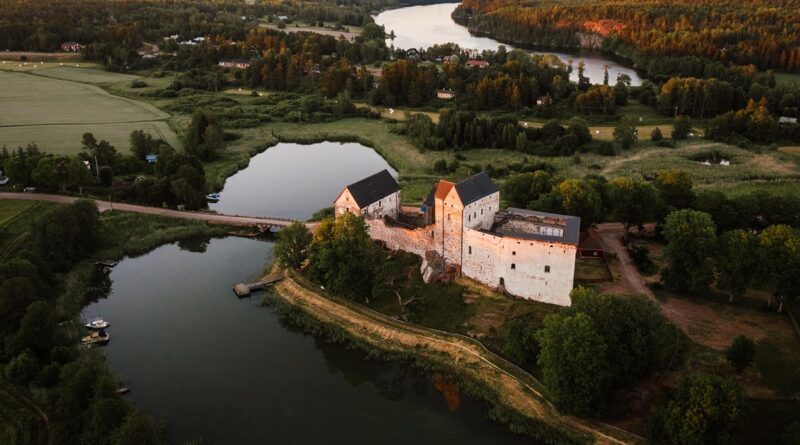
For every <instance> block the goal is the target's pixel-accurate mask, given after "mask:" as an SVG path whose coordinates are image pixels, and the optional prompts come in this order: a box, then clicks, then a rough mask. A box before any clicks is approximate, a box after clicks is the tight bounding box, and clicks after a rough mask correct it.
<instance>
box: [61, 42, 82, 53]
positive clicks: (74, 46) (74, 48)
mask: <svg viewBox="0 0 800 445" xmlns="http://www.w3.org/2000/svg"><path fill="white" fill-rule="evenodd" d="M84 47H85V45H81V44H80V43H78V42H64V43H62V44H61V51H69V52H78V51H80V50H82V49H83V48H84Z"/></svg>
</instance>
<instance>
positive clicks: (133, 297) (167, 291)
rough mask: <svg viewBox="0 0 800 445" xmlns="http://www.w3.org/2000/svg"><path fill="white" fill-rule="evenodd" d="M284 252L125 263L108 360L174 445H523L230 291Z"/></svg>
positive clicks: (109, 308) (214, 251) (115, 278)
mask: <svg viewBox="0 0 800 445" xmlns="http://www.w3.org/2000/svg"><path fill="white" fill-rule="evenodd" d="M272 246H273V245H272V244H271V243H269V242H265V241H258V240H252V239H242V238H224V239H212V240H193V241H186V242H182V243H177V244H170V245H165V246H162V247H159V248H157V249H155V250H153V251H151V252H150V253H148V254H146V255H143V256H140V257H136V258H126V259H124V260H122V261H121V262H120V263H119V264H118V265H117V266H116V267H115V268H114V269H113V270H112V271H111V274H110V280H111V287H110V288H111V291H110V293H109V294H108V296H107V298H103V299H100V300H99V301H97V302H95V303H93V304H91V305H89V306H87V307H86V308H85V309H84V316H85V317H93V316H99V315H102V316H103V317H104V318H105V319H106V320H107V321H109V322H111V327H110V329H109V333H110V335H111V341H110V342H109V344H108V346H106V347H105V348H103V351H104V353H105V355H106V357H107V359H108V361H109V364H110V366H111V369H112V370H113V371H114V372H115V373H116V374H117V375H118V376H119V378H120V379H123V380H125V381H126V382H127V383H128V385H129V386H130V388H131V392H130V393H129V394H128V395H127V396H125V397H127V398H129V400H130V401H131V402H133V403H134V404H135V405H136V406H138V407H139V408H141V409H143V410H144V411H145V412H147V413H149V414H151V415H153V416H154V417H156V419H158V420H159V421H161V422H162V423H163V424H164V426H165V428H166V432H167V437H168V439H169V440H171V441H173V442H185V441H190V440H198V439H202V441H203V442H202V443H209V444H244V443H253V444H255V443H275V444H318V443H319V444H321V443H325V444H368V443H380V444H404V445H406V444H409V443H414V444H427V443H458V444H492V443H504V444H517V443H519V444H522V443H531V442H532V441H531V440H530V439H529V438H524V437H521V436H517V435H514V434H512V433H510V432H508V431H507V430H506V429H505V428H504V427H503V426H501V425H498V424H495V423H493V422H491V421H489V420H488V419H487V418H486V416H485V413H486V409H487V407H486V406H485V404H483V403H481V402H478V401H474V400H465V399H464V398H463V397H462V403H461V405H460V406H459V407H458V408H456V409H455V410H454V411H450V410H449V409H448V406H447V403H446V402H445V400H444V398H443V396H442V395H441V394H440V393H439V392H438V391H436V390H435V389H434V388H433V387H432V383H431V381H432V379H431V377H430V376H426V375H422V374H420V373H419V372H417V371H415V370H414V369H412V368H411V367H410V366H408V365H406V364H403V363H398V362H383V361H377V360H367V359H365V357H364V356H363V354H362V353H360V352H356V351H353V350H349V349H347V348H345V347H343V346H341V345H335V344H328V343H326V342H324V341H322V340H320V339H318V338H315V337H313V336H310V335H306V334H303V333H301V332H298V331H297V330H295V329H291V328H289V327H287V326H286V325H285V324H284V323H282V322H281V321H280V319H279V318H278V316H277V315H276V313H275V311H274V309H272V308H271V307H267V306H262V305H260V304H259V303H260V300H261V299H262V296H261V295H255V296H253V297H252V298H251V299H241V300H240V299H237V298H236V296H235V295H234V294H233V292H232V290H231V283H234V282H237V281H245V280H249V279H253V278H255V277H258V276H259V275H260V274H261V272H262V271H263V268H264V265H265V263H268V262H269V261H270V260H271V256H272Z"/></svg>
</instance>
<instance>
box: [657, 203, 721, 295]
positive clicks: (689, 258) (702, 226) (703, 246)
mask: <svg viewBox="0 0 800 445" xmlns="http://www.w3.org/2000/svg"><path fill="white" fill-rule="evenodd" d="M716 233H717V228H716V226H715V225H714V222H713V221H712V220H711V216H710V215H709V214H708V213H703V212H698V211H696V210H689V209H683V210H676V211H674V212H672V213H670V214H669V215H668V216H667V219H666V222H665V224H664V237H666V239H667V241H668V243H669V244H667V247H666V249H664V257H665V258H666V260H667V266H666V268H665V270H664V271H663V273H662V277H663V278H664V282H665V283H666V284H667V286H669V287H670V288H672V289H674V290H676V291H678V292H681V293H687V292H692V293H702V292H705V291H707V290H708V286H709V284H710V283H711V279H712V278H713V272H714V269H713V265H714V264H713V260H712V257H713V255H714V248H715V247H716Z"/></svg>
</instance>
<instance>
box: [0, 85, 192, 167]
mask: <svg viewBox="0 0 800 445" xmlns="http://www.w3.org/2000/svg"><path fill="white" fill-rule="evenodd" d="M169 117H170V116H169V114H167V113H165V112H163V111H161V110H158V109H157V108H155V107H153V106H152V105H148V104H145V103H142V102H138V101H135V100H131V99H126V98H122V97H118V96H113V95H111V94H109V93H107V92H105V91H103V90H101V89H100V88H98V87H96V86H93V85H87V84H82V83H76V82H69V81H64V80H59V79H52V78H46V77H41V76H35V75H30V74H25V73H18V72H3V71H0V145H3V144H5V145H6V146H9V147H12V148H13V147H16V146H18V145H24V144H27V143H29V142H35V143H37V144H38V145H39V147H40V148H41V149H42V150H44V151H48V152H52V153H60V154H72V153H77V152H79V151H80V136H81V135H82V134H83V133H85V132H91V133H94V135H95V137H97V138H98V139H106V140H108V141H109V142H111V143H112V144H113V145H114V146H115V147H117V149H118V150H121V151H127V150H128V137H129V136H130V132H131V131H133V130H136V129H143V130H147V131H149V132H150V133H152V134H153V136H156V137H161V138H164V139H165V140H166V141H167V142H168V143H170V144H171V145H177V143H178V139H177V136H176V135H175V133H174V132H172V131H171V130H170V128H169V126H168V125H167V119H169Z"/></svg>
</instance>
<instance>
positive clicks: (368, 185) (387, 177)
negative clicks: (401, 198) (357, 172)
mask: <svg viewBox="0 0 800 445" xmlns="http://www.w3.org/2000/svg"><path fill="white" fill-rule="evenodd" d="M347 190H349V191H350V194H351V195H353V199H354V200H355V201H356V204H358V207H359V208H361V209H363V208H364V207H367V206H368V205H370V204H372V203H373V202H377V201H379V200H381V199H382V198H384V197H386V196H389V195H391V194H392V193H394V192H397V191H399V190H400V185H399V184H398V183H397V181H396V180H395V179H394V177H393V176H392V174H391V173H389V170H386V169H383V170H381V171H380V172H378V173H375V174H374V175H372V176H368V177H366V178H364V179H362V180H360V181H357V182H354V183H352V184H350V185H348V186H347Z"/></svg>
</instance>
